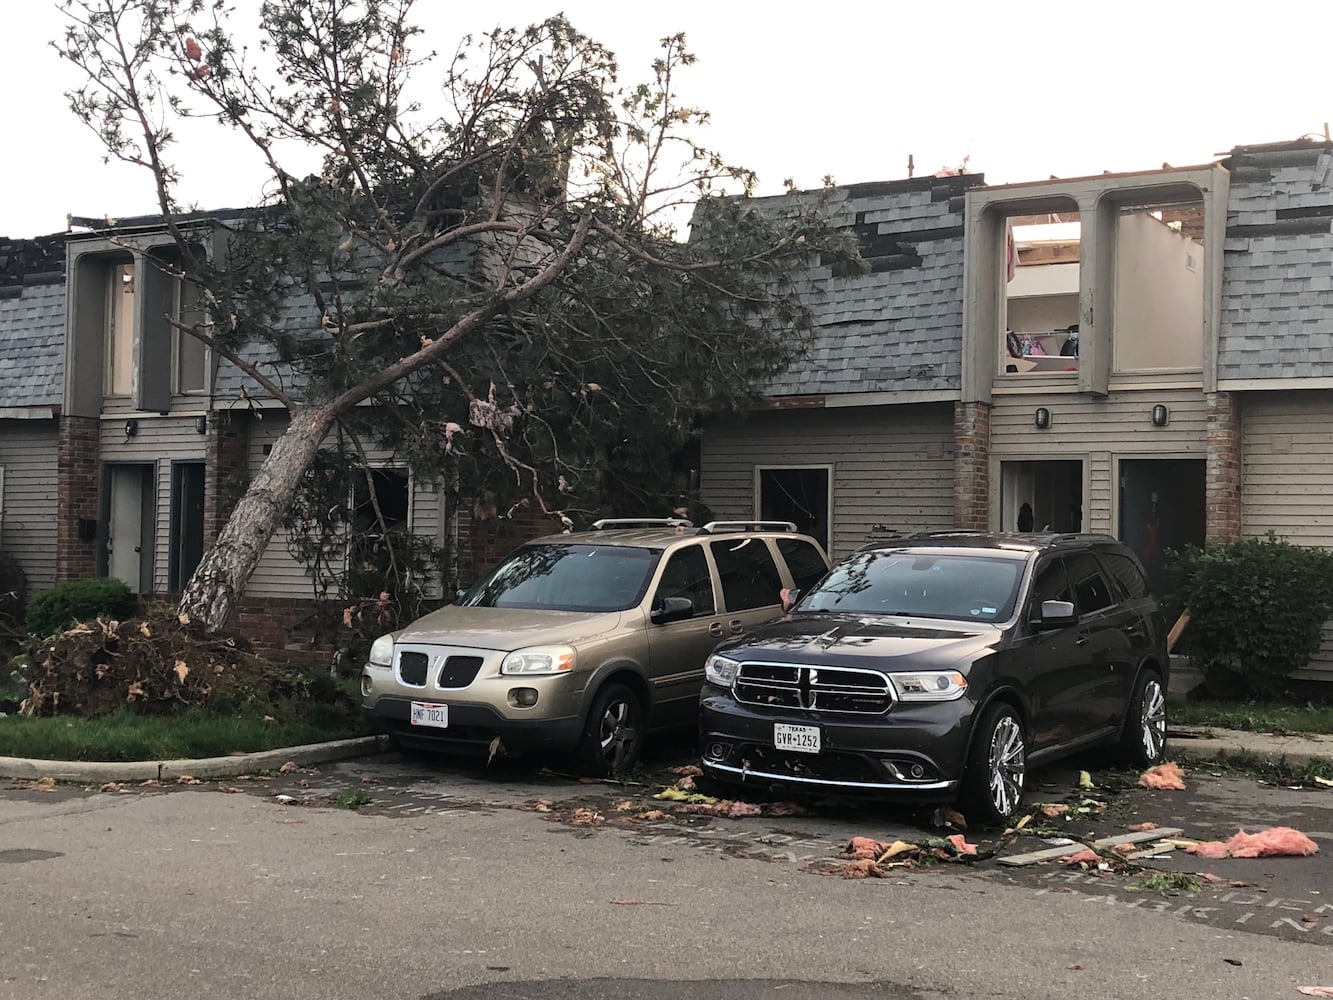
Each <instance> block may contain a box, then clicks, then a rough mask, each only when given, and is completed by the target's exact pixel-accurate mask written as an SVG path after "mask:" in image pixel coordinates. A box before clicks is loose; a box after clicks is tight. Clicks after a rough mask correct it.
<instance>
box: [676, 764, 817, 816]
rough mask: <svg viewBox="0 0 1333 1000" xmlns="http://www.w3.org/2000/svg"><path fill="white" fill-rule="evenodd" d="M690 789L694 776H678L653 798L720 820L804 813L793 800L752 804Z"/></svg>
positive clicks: (689, 811)
mask: <svg viewBox="0 0 1333 1000" xmlns="http://www.w3.org/2000/svg"><path fill="white" fill-rule="evenodd" d="M693 789H694V776H693V775H688V774H687V775H682V776H681V779H680V780H679V781H677V782H676V783H675V784H674V785H669V786H668V787H666V788H664V789H662V790H661V791H660V792H658V793H657V794H656V795H654V796H653V798H654V799H657V800H658V801H659V802H676V803H679V804H680V807H681V809H682V810H683V811H684V812H688V813H698V814H701V815H705V816H719V817H722V818H723V819H742V818H744V817H746V816H777V817H785V816H800V815H802V814H803V813H804V812H805V810H804V809H803V808H802V807H801V806H800V805H798V804H796V803H795V802H769V803H765V804H764V805H756V804H754V803H752V802H742V801H740V800H738V799H719V798H717V797H716V796H713V795H704V794H703V793H702V792H696V791H694V790H693Z"/></svg>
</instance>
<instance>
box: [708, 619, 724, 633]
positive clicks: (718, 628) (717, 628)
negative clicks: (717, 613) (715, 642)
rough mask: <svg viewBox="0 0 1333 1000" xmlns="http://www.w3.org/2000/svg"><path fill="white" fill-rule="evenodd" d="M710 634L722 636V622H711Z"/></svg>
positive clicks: (709, 626)
mask: <svg viewBox="0 0 1333 1000" xmlns="http://www.w3.org/2000/svg"><path fill="white" fill-rule="evenodd" d="M708 634H709V635H718V636H720V635H721V634H722V623H721V622H710V623H709V625H708Z"/></svg>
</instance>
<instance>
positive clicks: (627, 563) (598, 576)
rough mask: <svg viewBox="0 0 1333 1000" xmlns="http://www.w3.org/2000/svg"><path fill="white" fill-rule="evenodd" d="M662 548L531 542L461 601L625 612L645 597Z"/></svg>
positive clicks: (480, 604)
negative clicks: (658, 549)
mask: <svg viewBox="0 0 1333 1000" xmlns="http://www.w3.org/2000/svg"><path fill="white" fill-rule="evenodd" d="M660 556H661V552H660V551H657V550H655V549H641V548H635V547H631V546H628V545H525V546H523V548H521V549H519V550H518V551H517V552H515V553H514V554H513V555H511V556H510V557H509V558H508V559H506V560H505V561H504V562H502V563H500V565H499V566H496V567H495V569H493V570H491V571H490V572H489V573H488V574H486V576H485V577H484V578H483V579H482V580H481V581H480V582H479V583H477V585H476V586H474V587H473V588H472V589H471V590H470V591H468V594H467V596H466V597H464V598H463V600H462V601H460V602H459V603H460V604H462V605H464V606H466V607H473V608H527V609H529V610H532V611H624V610H626V609H627V608H632V607H634V606H635V605H636V604H638V603H639V602H640V601H641V600H643V595H644V592H645V591H647V589H648V581H649V580H650V579H651V577H652V575H653V569H654V567H656V565H657V560H658V558H659V557H660Z"/></svg>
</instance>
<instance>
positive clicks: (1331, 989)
mask: <svg viewBox="0 0 1333 1000" xmlns="http://www.w3.org/2000/svg"><path fill="white" fill-rule="evenodd" d="M1296 992H1297V993H1299V994H1300V995H1301V996H1306V997H1333V986H1301V987H1299V988H1297V990H1296Z"/></svg>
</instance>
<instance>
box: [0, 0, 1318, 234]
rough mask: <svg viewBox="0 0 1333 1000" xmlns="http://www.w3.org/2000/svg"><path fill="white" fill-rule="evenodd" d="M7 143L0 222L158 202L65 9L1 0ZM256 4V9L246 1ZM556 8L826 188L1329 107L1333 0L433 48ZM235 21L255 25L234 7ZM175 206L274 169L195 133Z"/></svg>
mask: <svg viewBox="0 0 1333 1000" xmlns="http://www.w3.org/2000/svg"><path fill="white" fill-rule="evenodd" d="M2 2H3V13H4V17H3V26H2V27H0V67H3V70H2V71H0V72H3V77H2V79H3V81H4V84H5V86H4V101H3V104H2V105H0V122H2V123H3V126H4V127H3V132H2V134H3V135H4V136H5V143H4V148H5V155H4V161H5V162H4V167H3V175H4V179H5V184H4V187H3V189H4V192H5V197H4V199H3V201H0V235H8V236H32V235H37V234H39V233H49V232H58V231H61V230H63V229H64V228H65V215H66V213H71V212H72V213H73V214H75V215H87V216H101V215H111V216H113V217H114V216H123V215H132V214H138V213H147V212H151V211H153V210H154V201H153V198H152V187H151V183H150V179H149V177H148V175H147V173H146V172H145V171H142V170H134V169H132V168H129V167H125V166H120V165H110V166H104V165H103V164H102V162H101V151H100V148H99V146H98V144H97V142H96V140H95V138H94V137H93V136H92V134H91V133H89V132H87V131H86V130H84V128H83V126H82V125H80V124H79V123H78V122H76V121H75V119H74V118H73V116H72V115H71V114H70V113H69V111H68V109H67V106H66V101H65V98H64V97H63V92H64V91H65V90H67V89H68V88H69V87H70V86H71V84H73V83H74V82H75V78H74V76H73V75H72V72H73V71H72V68H71V67H69V66H68V65H66V64H62V63H61V62H60V61H59V60H58V59H57V58H56V56H55V54H54V53H53V52H52V51H51V49H50V47H49V46H48V45H47V43H48V42H49V41H50V40H51V39H52V38H55V37H57V36H58V35H59V34H60V33H61V31H62V24H63V20H62V15H61V13H60V11H59V9H58V6H57V4H56V3H55V2H53V0H2ZM236 5H237V6H238V7H239V8H241V10H242V11H246V10H249V9H253V8H254V7H255V6H257V0H236ZM560 10H563V11H564V12H565V13H566V14H567V15H568V16H569V17H570V19H571V20H572V21H573V22H574V24H575V26H576V27H578V28H580V29H581V30H582V31H584V32H585V33H587V34H589V35H591V36H593V37H594V38H596V39H598V40H599V41H601V42H602V43H603V44H605V45H607V46H608V47H610V48H611V49H612V50H614V51H615V52H616V53H617V55H618V56H619V57H620V62H621V67H622V75H623V77H624V78H625V79H626V80H629V81H637V80H639V79H644V78H646V77H647V72H646V69H647V66H648V63H649V61H650V60H651V58H652V56H653V55H654V54H655V52H656V49H657V40H658V39H660V38H661V37H662V36H663V35H666V34H669V33H672V32H676V31H684V32H685V33H686V38H687V42H688V45H689V47H690V48H691V50H692V51H693V52H694V53H695V54H696V55H697V56H698V59H699V62H698V64H697V65H696V66H695V67H694V68H693V69H692V70H691V71H690V75H689V76H688V77H686V78H685V79H684V80H683V81H682V85H681V90H682V92H683V96H684V97H685V99H686V100H687V101H688V102H689V103H691V104H694V105H696V106H700V107H703V108H706V109H708V110H710V111H711V112H712V115H713V122H712V125H711V126H710V127H709V130H708V133H707V135H706V138H707V141H708V142H709V143H710V144H711V145H712V146H713V147H715V148H717V149H719V150H721V151H722V152H723V153H724V154H725V155H726V156H727V157H728V158H729V159H730V160H732V161H733V162H736V163H739V164H742V165H744V166H747V167H749V168H751V169H752V170H755V171H757V172H758V174H759V178H760V193H776V192H778V191H780V190H781V185H782V181H783V178H785V177H792V178H794V179H795V180H796V182H797V183H798V184H800V185H802V186H805V187H813V186H817V185H818V184H819V183H820V180H821V178H823V176H824V175H825V174H831V175H832V176H833V177H834V178H835V179H836V180H838V181H839V182H843V183H850V182H856V181H871V180H890V179H895V178H899V177H904V176H906V174H907V158H908V155H909V154H912V155H914V156H915V159H916V167H917V173H918V175H919V174H922V173H933V172H935V171H936V170H938V169H940V168H941V167H944V166H958V165H959V164H960V163H961V162H962V161H963V158H964V157H968V158H969V159H968V164H969V169H971V170H975V171H981V172H984V173H985V174H986V178H987V180H988V181H989V182H991V183H1006V182H1015V181H1027V180H1041V179H1045V178H1047V177H1050V176H1052V175H1056V176H1061V177H1072V176H1078V175H1083V174H1094V173H1100V172H1102V171H1103V170H1114V171H1121V170H1138V169H1152V168H1156V167H1160V166H1161V165H1162V163H1163V162H1170V163H1172V164H1174V165H1177V166H1179V165H1185V164H1192V163H1204V162H1209V161H1211V160H1213V159H1214V158H1215V154H1217V153H1220V152H1223V151H1225V150H1227V149H1230V148H1231V147H1232V146H1235V145H1238V144H1244V143H1258V142H1270V141H1279V140H1287V139H1294V138H1296V137H1298V136H1301V135H1304V134H1308V133H1322V132H1323V130H1324V127H1325V126H1324V123H1325V122H1326V121H1329V120H1331V119H1333V80H1331V79H1330V74H1329V64H1330V58H1329V55H1328V49H1329V39H1330V37H1333V32H1331V31H1330V29H1333V4H1330V3H1327V2H1322V3H1321V2H1317V0H1311V2H1309V3H1294V2H1273V0H1269V2H1265V3H1262V4H1259V3H1251V2H1241V0H1229V2H1226V3H1220V4H1219V3H1200V2H1192V3H1183V2H1179V0H1156V2H1143V0H1118V2H1115V3H1099V2H1087V0H1074V2H1069V0H1064V2H1060V3H1038V2H1029V0H1010V2H1008V3H1003V2H995V0H988V2H976V0H954V2H951V3H939V2H926V0H920V2H915V3H902V2H898V0H880V2H878V3H846V2H841V0H823V2H820V3H802V4H791V3H781V2H776V3H775V2H772V0H770V2H767V3H762V4H761V3H750V2H746V3H739V2H730V0H708V2H704V0H669V2H667V3H662V4H634V3H627V2H625V0H618V2H603V0H567V2H565V3H563V4H561V3H557V2H550V3H546V2H540V0H494V2H491V3H484V2H483V3H457V2H453V0H419V4H418V8H417V20H418V21H419V23H421V24H422V25H423V26H424V27H426V28H427V29H428V30H427V35H426V39H425V41H424V42H422V43H419V46H418V47H419V48H425V47H427V46H428V47H431V48H435V49H438V50H439V51H441V52H452V51H453V49H454V48H455V46H456V44H457V40H458V38H459V37H460V36H461V35H462V34H463V33H464V32H467V31H479V30H485V29H487V28H490V27H494V26H495V24H496V23H503V24H505V25H524V24H527V23H530V22H531V21H534V20H539V19H541V18H542V17H544V16H546V15H548V14H551V13H555V12H557V11H560ZM237 18H238V20H243V21H245V22H247V23H248V22H252V21H253V20H254V18H253V16H252V15H250V14H246V13H238V14H237ZM179 159H180V160H181V162H182V165H183V167H184V173H185V184H184V186H183V188H182V194H183V199H182V200H183V201H186V202H194V203H198V204H201V205H205V206H209V207H232V206H238V205H245V204H252V203H254V202H256V201H257V200H258V199H259V197H260V195H261V192H262V182H263V179H264V178H263V174H262V172H261V171H260V170H259V169H258V167H256V168H255V169H253V170H247V169H245V166H244V163H241V162H237V161H236V160H234V159H232V158H231V157H230V156H222V155H219V147H218V146H217V145H216V144H215V143H214V142H213V141H211V140H209V139H207V138H204V137H200V138H197V139H194V138H192V139H191V141H190V143H189V150H188V155H184V156H181V157H179Z"/></svg>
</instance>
